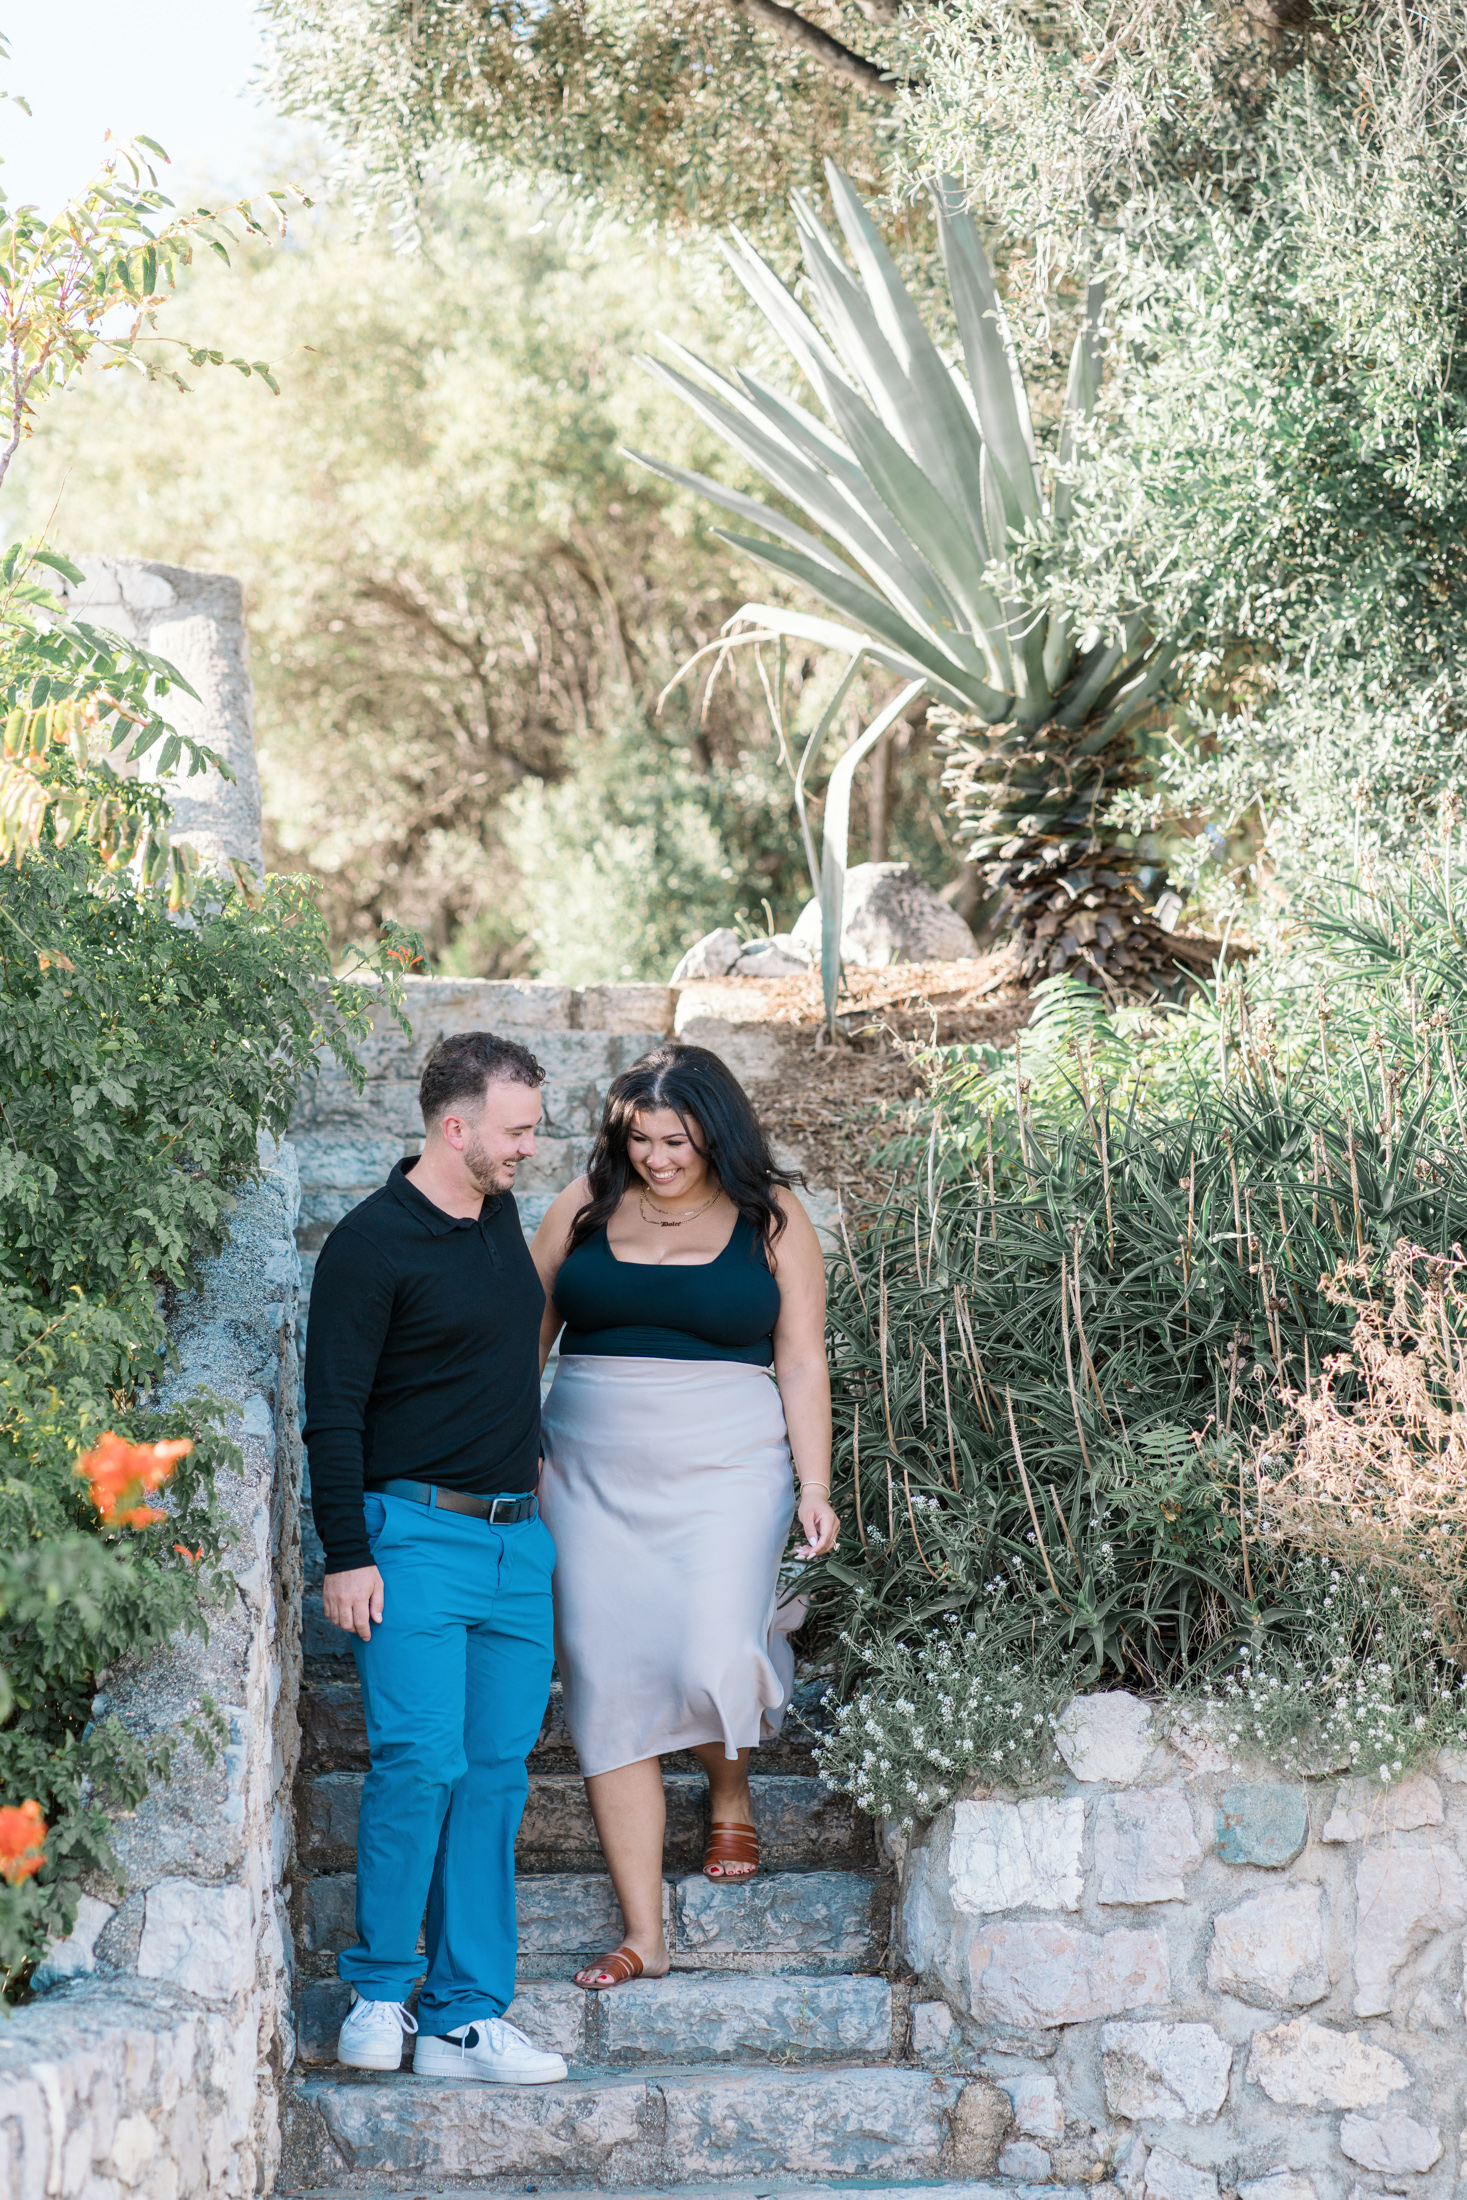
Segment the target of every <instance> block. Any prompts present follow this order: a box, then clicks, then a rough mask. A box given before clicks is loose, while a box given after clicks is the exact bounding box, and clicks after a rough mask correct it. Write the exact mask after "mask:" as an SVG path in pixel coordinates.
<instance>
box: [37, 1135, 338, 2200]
mask: <svg viewBox="0 0 1467 2200" xmlns="http://www.w3.org/2000/svg"><path fill="white" fill-rule="evenodd" d="M262 1158H263V1159H264V1160H265V1161H266V1163H267V1167H266V1172H265V1175H264V1178H263V1181H262V1182H261V1183H259V1184H258V1185H257V1186H256V1187H255V1188H254V1189H252V1190H251V1191H250V1192H248V1193H247V1194H245V1195H244V1196H243V1197H242V1198H241V1200H240V1202H239V1204H238V1206H237V1208H236V1210H235V1213H234V1216H233V1218H232V1225H231V1236H230V1242H229V1244H228V1246H227V1247H226V1249H225V1251H224V1252H223V1253H222V1254H221V1255H220V1257H219V1258H218V1259H217V1260H214V1261H211V1262H210V1263H209V1264H208V1265H207V1267H206V1269H205V1272H204V1276H203V1281H202V1287H201V1289H200V1290H199V1291H198V1292H197V1293H196V1294H195V1295H194V1296H193V1297H192V1298H191V1299H189V1300H188V1301H187V1302H186V1303H185V1304H184V1305H183V1306H182V1308H181V1309H180V1312H179V1315H178V1317H177V1320H176V1322H175V1324H174V1331H173V1334H174V1339H175V1342H176V1344H177V1348H178V1354H179V1361H180V1365H179V1368H178V1372H177V1374H176V1375H175V1376H174V1377H173V1378H171V1380H170V1384H169V1391H170V1393H172V1394H175V1395H179V1394H183V1395H186V1394H187V1393H189V1392H192V1391H194V1390H197V1389H200V1388H208V1389H211V1390H213V1391H214V1392H216V1393H217V1394H219V1395H220V1396H222V1397H224V1398H227V1399H229V1400H231V1401H232V1403H231V1407H230V1410H229V1414H228V1417H227V1421H226V1427H227V1431H228V1433H229V1435H230V1436H231V1437H232V1438H233V1440H234V1441H235V1443H237V1444H238V1445H239V1447H240V1450H241V1452H242V1454H243V1464H242V1467H241V1469H240V1471H239V1472H238V1473H237V1474H235V1473H231V1474H228V1475H226V1476H223V1477H222V1478H221V1488H220V1497H221V1499H222V1502H223V1504H224V1507H225V1509H226V1511H227V1512H228V1515H229V1517H230V1520H231V1522H232V1524H233V1527H234V1529H235V1533H236V1541H235V1544H234V1548H233V1551H232V1553H231V1555H230V1558H229V1567H230V1571H231V1572H232V1574H233V1576H234V1590H233V1594H232V1596H231V1598H230V1600H229V1602H228V1604H227V1605H226V1606H225V1607H224V1609H222V1610H216V1611H214V1612H212V1613H211V1614H210V1615H209V1639H208V1641H207V1642H204V1641H201V1640H200V1639H199V1638H198V1637H196V1636H188V1637H183V1638H180V1639H176V1640H175V1641H173V1642H172V1643H170V1644H169V1645H168V1647H167V1648H166V1649H164V1650H162V1651H160V1652H158V1653H157V1654H156V1655H154V1656H153V1657H151V1658H149V1659H148V1660H146V1661H141V1662H139V1663H138V1664H137V1665H136V1666H135V1667H132V1668H130V1669H121V1668H119V1669H118V1670H116V1671H115V1672H114V1673H113V1674H112V1675H110V1676H109V1677H108V1679H107V1684H106V1687H105V1690H104V1692H103V1693H102V1694H101V1695H100V1696H98V1698H97V1700H96V1708H97V1712H98V1714H99V1715H102V1714H104V1713H106V1712H115V1713H117V1714H118V1715H119V1716H120V1717H121V1718H122V1719H123V1720H124V1722H125V1723H126V1724H127V1725H128V1726H129V1727H131V1728H132V1729H133V1730H134V1731H136V1732H138V1733H142V1734H147V1733H154V1732H157V1731H159V1730H160V1729H165V1728H168V1727H171V1726H173V1725H174V1724H175V1722H176V1721H177V1720H178V1719H179V1718H180V1717H182V1716H185V1715H187V1714H189V1713H191V1712H193V1711H195V1710H196V1709H197V1707H198V1705H199V1703H200V1700H201V1698H203V1697H205V1696H209V1697H212V1698H213V1700H214V1702H215V1704H216V1705H217V1706H218V1708H219V1710H220V1712H221V1714H222V1715H223V1718H224V1720H225V1722H226V1724H227V1727H228V1741H227V1746H226V1747H225V1748H224V1749H223V1751H222V1753H221V1754H220V1755H219V1756H218V1758H217V1759H216V1761H215V1763H214V1764H213V1765H212V1766H209V1765H206V1764H205V1763H204V1761H203V1760H202V1758H200V1757H199V1756H198V1755H197V1754H196V1753H195V1752H194V1751H193V1750H192V1749H191V1748H188V1747H185V1748H183V1749H182V1750H180V1751H179V1753H178V1756H177V1758H176V1759H175V1773H174V1777H173V1779H172V1780H171V1781H170V1782H169V1783H168V1784H167V1785H165V1786H161V1787H159V1788H158V1789H157V1790H156V1791H155V1792H153V1793H151V1794H150V1795H149V1796H148V1797H147V1798H146V1799H145V1800H144V1802H143V1803H142V1804H141V1805H140V1806H139V1808H138V1809H137V1810H136V1811H132V1812H127V1813H124V1814H120V1815H119V1816H118V1818H117V1820H116V1821H115V1827H114V1833H115V1842H116V1847H117V1851H118V1855H119V1857H120V1860H121V1865H122V1875H123V1884H122V1888H121V1890H120V1891H119V1890H117V1889H116V1888H114V1887H113V1886H112V1885H110V1884H101V1883H99V1884H98V1885H96V1886H95V1887H94V1888H93V1889H92V1891H91V1893H90V1894H89V1896H88V1897H87V1899H86V1900H85V1902H84V1904H83V1908H82V1913H81V1915H80V1917H79V1918H78V1921H77V1925H76V1929H75V1930H74V1932H73V1933H72V1934H71V1936H70V1938H69V1939H68V1940H66V1941H64V1942H62V1943H61V1944H60V1945H59V1946H57V1947H55V1948H53V1949H52V1950H51V1952H50V1955H49V1957H48V1959H47V1962H46V1964H45V1965H44V1966H43V1967H42V1970H41V1972H40V1973H39V1974H38V1979H37V1984H38V1987H39V1988H40V1989H41V1991H40V1994H39V1998H38V1999H37V2000H35V2001H34V2002H32V2003H30V2004H29V2005H27V2006H26V2007H25V2008H23V2009H20V2010H18V2011H17V2012H16V2013H15V2014H14V2015H13V2016H11V2017H10V2018H9V2019H8V2020H6V2021H4V2022H3V2023H0V2193H3V2194H4V2195H5V2196H6V2200H43V2196H46V2195H62V2196H64V2200H124V2196H126V2195H128V2194H137V2195H139V2196H141V2200H214V2196H216V2195H218V2196H221V2200H222V2196H225V2195H244V2194H249V2193H254V2192H257V2191H265V2190H268V2189H269V2186H270V2183H271V2181H272V2178H273V2175H274V2170H275V2163H276V2159H277V2157H278V2152H279V2132H278V2119H277V2084H278V2081H279V2078H280V2076H281V2075H282V2073H283V2072H284V2071H285V2070H286V2069H288V2068H289V2066H290V2063H291V2061H292V2059H293V2055H294V2041H293V2038H292V2035H291V2019H290V1997H289V1981H288V1964H287V1940H286V1935H287V1932H288V1927H287V1926H286V1922H285V1910H284V1905H283V1901H282V1897H281V1879H282V1876H283V1872H284V1869H285V1866H286V1863H287V1860H288V1857H289V1854H290V1849H291V1828H290V1815H289V1814H290V1794H291V1782H292V1779H293V1777H294V1772H295V1764H296V1757H297V1754H298V1730H297V1726H296V1695H297V1684H298V1679H299V1670H300V1533H299V1507H300V1481H301V1448H300V1437H299V1433H298V1428H297V1421H296V1387H297V1370H296V1350H295V1314H296V1300H297V1291H298V1285H299V1274H300V1264H299V1260H298V1256H297V1254H296V1249H295V1243H294V1236H293V1232H294V1228H295V1222H296V1216H297V1209H298V1205H299V1181H298V1177H297V1173H296V1167H295V1157H294V1155H293V1154H292V1152H291V1150H290V1148H289V1146H282V1147H280V1148H278V1149H277V1148H275V1147H274V1146H273V1144H271V1143H270V1142H268V1141H267V1142H266V1146H265V1150H264V1152H263V1154H262Z"/></svg>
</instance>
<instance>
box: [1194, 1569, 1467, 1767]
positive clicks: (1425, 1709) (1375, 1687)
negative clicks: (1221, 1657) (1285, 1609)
mask: <svg viewBox="0 0 1467 2200" xmlns="http://www.w3.org/2000/svg"><path fill="white" fill-rule="evenodd" d="M1296 1585H1297V1589H1298V1592H1299V1595H1300V1599H1301V1603H1302V1605H1303V1616H1304V1622H1305V1624H1304V1625H1303V1626H1302V1627H1301V1628H1299V1629H1298V1630H1296V1631H1295V1632H1294V1633H1293V1635H1292V1639H1291V1640H1290V1641H1289V1642H1288V1645H1287V1647H1271V1646H1270V1645H1269V1644H1268V1643H1267V1642H1264V1643H1262V1644H1260V1645H1259V1646H1258V1647H1256V1648H1249V1647H1247V1646H1245V1647H1244V1649H1243V1650H1242V1652H1241V1653H1240V1655H1239V1658H1238V1662H1237V1665H1236V1666H1235V1667H1234V1668H1233V1670H1232V1671H1230V1672H1229V1673H1227V1674H1225V1675H1224V1676H1223V1678H1222V1679H1221V1680H1220V1681H1217V1682H1213V1683H1211V1684H1209V1685H1207V1686H1205V1687H1204V1688H1203V1690H1202V1692H1201V1701H1200V1703H1199V1702H1198V1700H1197V1699H1196V1698H1195V1697H1192V1698H1190V1699H1188V1698H1184V1697H1183V1696H1182V1695H1181V1694H1180V1693H1179V1694H1178V1695H1177V1696H1175V1697H1174V1698H1173V1700H1174V1701H1175V1702H1178V1703H1179V1704H1180V1703H1182V1702H1185V1703H1186V1707H1187V1710H1188V1713H1189V1715H1190V1716H1191V1717H1193V1718H1194V1719H1198V1718H1200V1722H1201V1724H1202V1725H1203V1726H1204V1727H1205V1728H1206V1730H1207V1731H1208V1732H1209V1733H1210V1734H1211V1735H1212V1736H1213V1737H1214V1739H1215V1740H1217V1741H1219V1742H1221V1743H1222V1744H1224V1745H1225V1746H1226V1747H1227V1748H1228V1749H1230V1750H1233V1751H1236V1752H1239V1753H1253V1752H1257V1753H1258V1754H1260V1755H1263V1756H1266V1757H1268V1758H1269V1759H1270V1761H1271V1762H1272V1763H1274V1764H1277V1765H1278V1766H1279V1767H1280V1768H1281V1769H1282V1770H1284V1771H1287V1772H1292V1773H1294V1774H1295V1775H1297V1776H1303V1777H1307V1776H1308V1775H1310V1774H1320V1773H1325V1772H1343V1771H1350V1772H1354V1773H1358V1774H1360V1775H1361V1776H1362V1777H1364V1778H1366V1779H1370V1780H1377V1781H1379V1782H1380V1783H1381V1785H1382V1786H1389V1785H1390V1784H1391V1782H1393V1781H1395V1780H1399V1779H1400V1778H1401V1777H1402V1775H1403V1774H1404V1773H1406V1772H1408V1771H1409V1770H1410V1769H1411V1767H1412V1765H1413V1764H1415V1763H1418V1762H1419V1761H1420V1759H1421V1758H1423V1757H1425V1756H1427V1755H1429V1753H1430V1752H1431V1751H1433V1750H1436V1749H1445V1748H1461V1747H1463V1746H1464V1745H1467V1675H1463V1674H1461V1673H1459V1672H1458V1671H1457V1669H1456V1668H1455V1667H1453V1666H1452V1665H1450V1664H1449V1663H1448V1662H1447V1661H1445V1660H1444V1659H1443V1657H1442V1652H1441V1640H1440V1636H1439V1634H1438V1631H1437V1629H1436V1627H1434V1626H1432V1625H1430V1624H1428V1623H1426V1622H1425V1621H1424V1620H1423V1617H1422V1614H1421V1610H1420V1607H1419V1604H1418V1603H1417V1602H1416V1600H1415V1599H1413V1598H1412V1597H1410V1596H1409V1595H1408V1593H1407V1592H1405V1591H1403V1590H1402V1589H1401V1588H1400V1586H1399V1585H1395V1584H1391V1585H1387V1586H1384V1587H1382V1585H1381V1583H1380V1581H1379V1580H1378V1579H1375V1580H1372V1579H1371V1578H1370V1576H1368V1575H1365V1574H1350V1573H1345V1572H1342V1571H1341V1570H1340V1569H1339V1568H1337V1567H1334V1568H1327V1567H1326V1566H1325V1565H1324V1564H1323V1563H1322V1562H1321V1561H1320V1560H1318V1559H1308V1560H1304V1561H1302V1562H1301V1563H1300V1565H1299V1566H1298V1568H1297V1569H1296Z"/></svg>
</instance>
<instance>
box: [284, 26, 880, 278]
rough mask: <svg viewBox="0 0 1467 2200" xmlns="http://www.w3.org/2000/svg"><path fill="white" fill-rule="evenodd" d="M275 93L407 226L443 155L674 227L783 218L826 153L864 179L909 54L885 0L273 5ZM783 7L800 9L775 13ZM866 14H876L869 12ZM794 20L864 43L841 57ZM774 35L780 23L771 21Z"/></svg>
mask: <svg viewBox="0 0 1467 2200" xmlns="http://www.w3.org/2000/svg"><path fill="white" fill-rule="evenodd" d="M263 12H264V14H265V16H266V20H267V22H268V25H269V32H270V37H271V41H272V45H273V49H274V61H273V67H272V71H271V77H270V88H271V92H272V95H273V97H274V99H275V101H276V102H277V104H278V105H279V106H280V107H281V108H282V109H283V110H284V111H285V112H287V113H296V114H301V115H304V116H306V117H308V118H309V119H310V120H311V121H312V122H314V123H316V124H318V125H320V126H321V127H322V128H324V130H325V131H326V132H327V133H328V134H329V135H330V137H331V139H332V140H333V142H335V143H337V144H340V145H341V146H343V147H344V149H345V152H346V155H347V161H348V173H349V174H350V176H351V177H352V179H353V181H354V183H355V184H356V187H357V190H358V192H359V194H360V195H361V196H362V197H363V198H365V199H366V200H367V201H368V202H369V203H373V204H380V203H383V202H386V203H387V204H388V205H390V206H392V207H394V208H395V209H396V211H397V214H398V217H399V220H400V221H401V222H402V223H403V224H404V227H405V228H406V230H407V231H408V232H409V233H414V234H415V233H416V227H417V208H418V202H419V194H420V190H421V185H422V180H423V177H424V174H425V172H427V171H428V170H429V169H430V167H431V165H432V164H433V163H434V162H435V161H450V162H454V161H456V162H461V163H463V164H465V165H470V166H473V167H475V168H477V169H478V170H479V171H480V172H481V173H483V174H486V175H488V176H490V177H492V178H494V179H496V180H500V181H503V180H505V179H507V178H514V179H517V180H520V181H526V180H528V181H530V182H539V183H543V184H545V185H546V186H548V187H549V188H550V189H552V190H553V191H554V192H555V193H556V195H557V196H565V195H567V194H568V195H570V196H571V197H572V198H594V199H595V200H596V202H597V203H598V204H600V205H602V206H605V207H608V208H610V209H612V210H613V211H615V212H616V213H617V214H619V215H621V216H622V217H623V218H624V219H626V220H627V221H629V222H631V223H633V224H635V225H637V226H640V225H642V224H644V223H647V222H653V223H657V224H662V225H666V226H667V227H669V228H670V229H672V230H675V231H676V230H684V229H688V228H697V227H702V228H707V227H709V226H710V225H717V224H719V223H722V222H726V221H737V222H740V223H741V224H743V225H744V226H745V227H746V228H748V229H750V230H752V231H757V232H760V233H763V232H765V231H766V230H769V229H770V228H771V227H772V228H773V230H774V231H775V232H776V233H777V232H778V231H779V230H780V229H782V226H783V221H784V209H785V206H786V203H787V200H788V196H789V192H790V190H791V189H793V188H795V187H796V186H799V185H803V184H812V183H814V182H816V181H818V178H819V174H820V162H821V160H822V159H823V158H824V157H825V156H826V155H831V156H833V157H835V158H837V159H839V160H840V161H841V163H842V165H843V166H844V167H846V168H847V169H849V170H850V171H851V172H852V173H853V174H855V175H856V176H858V177H860V178H861V179H862V180H863V181H865V182H867V183H868V184H869V183H872V182H874V180H875V176H876V172H877V169H878V166H879V163H880V158H881V152H882V148H883V140H884V124H885V122H886V120H887V118H888V117H889V114H890V96H889V93H886V92H884V90H883V89H882V88H881V87H880V86H879V84H878V83H877V82H876V81H875V80H874V78H875V73H876V72H877V71H879V69H880V67H881V66H882V65H883V64H884V63H886V62H888V61H893V62H897V63H898V64H899V63H900V57H901V54H902V52H903V40H902V37H901V35H900V33H899V32H898V30H897V28H896V26H895V20H894V19H895V18H896V16H897V13H898V10H897V9H896V7H894V6H890V5H880V4H877V5H872V4H867V5H866V6H864V7H862V8H860V9H859V10H858V9H857V8H855V7H850V6H845V5H840V4H828V0H814V4H813V5H811V4H809V0H807V4H806V5H805V7H804V8H803V9H802V10H801V11H799V13H798V14H797V13H796V11H794V10H792V9H783V8H778V7H772V6H768V5H765V4H761V0H755V4H754V5H753V6H750V5H748V4H746V0H741V4H735V0H665V4H663V5H659V6H657V7H655V8H649V7H645V6H642V5H640V4H638V0H551V4H550V5H548V6H545V5H530V4H526V0H493V4H491V5H489V6H485V5H483V4H481V0H266V6H265V9H264V11H263ZM781 18H793V20H787V21H783V22H781V20H780V19H781ZM873 19H875V20H873ZM802 24H806V25H809V26H810V27H811V28H812V29H814V30H815V31H816V32H817V33H818V34H823V35H824V37H825V38H826V39H827V40H832V41H837V42H839V43H841V44H843V45H846V46H847V48H848V50H849V51H851V52H852V54H854V53H855V51H856V49H857V48H859V50H860V54H861V57H862V58H864V59H865V60H866V62H867V63H868V67H869V68H871V70H872V74H871V75H868V76H866V77H864V78H863V77H862V75H861V72H859V71H857V72H855V73H854V74H852V73H849V72H846V73H842V72H841V71H840V70H839V69H838V68H837V69H836V70H835V71H832V69H831V67H830V60H831V55H830V53H829V52H828V51H826V52H821V51H820V50H819V49H818V39H817V41H815V42H812V43H801V42H800V41H799V39H798V37H795V38H793V39H792V38H791V37H790V36H789V35H788V34H789V33H790V32H791V31H795V32H797V31H798V29H799V27H800V26H801V25H802ZM781 31H783V32H784V33H785V34H786V35H783V36H782V35H781Z"/></svg>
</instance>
